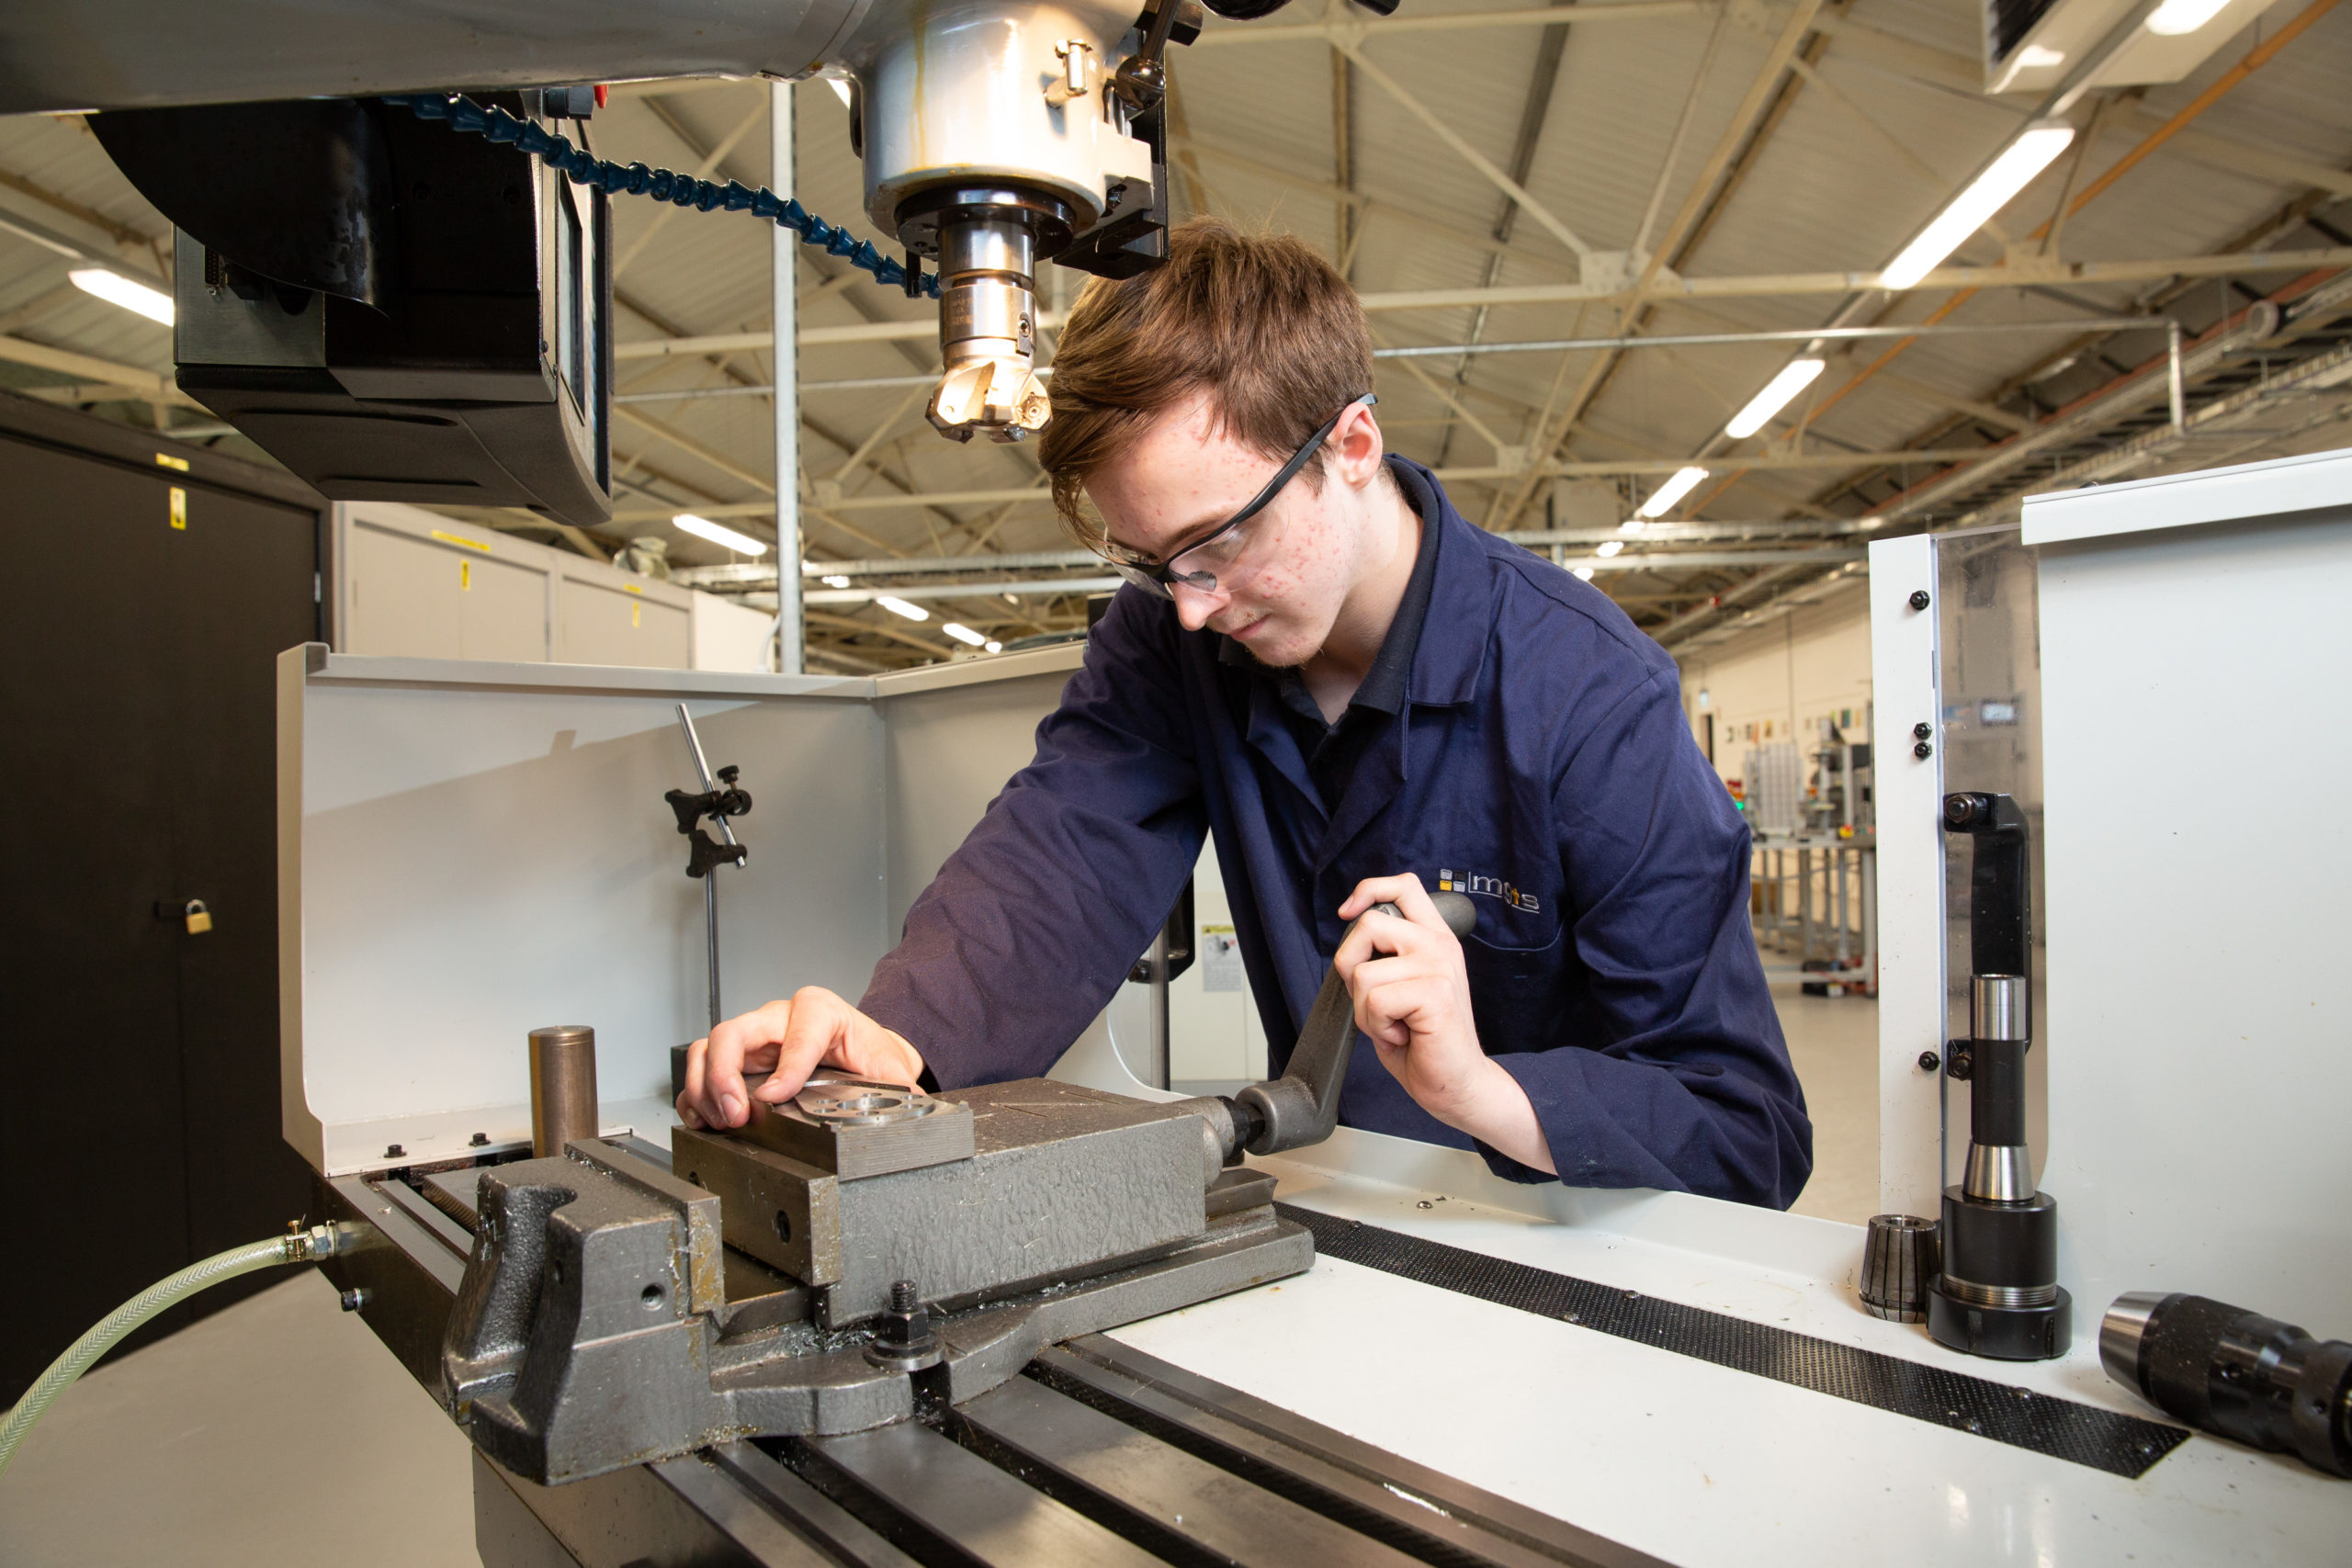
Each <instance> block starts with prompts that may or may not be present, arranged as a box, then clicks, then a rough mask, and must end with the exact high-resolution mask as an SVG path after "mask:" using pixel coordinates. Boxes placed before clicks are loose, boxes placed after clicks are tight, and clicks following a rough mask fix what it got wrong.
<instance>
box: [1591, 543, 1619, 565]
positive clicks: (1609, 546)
mask: <svg viewBox="0 0 2352 1568" xmlns="http://www.w3.org/2000/svg"><path fill="white" fill-rule="evenodd" d="M1624 547H1625V541H1624V540H1623V539H1603V540H1601V541H1600V543H1599V544H1598V545H1595V546H1594V547H1593V548H1592V553H1593V554H1594V555H1597V556H1599V557H1600V558H1601V559H1602V560H1607V559H1608V558H1610V557H1611V556H1613V555H1615V554H1616V553H1617V552H1618V551H1619V550H1622V549H1623V548H1624Z"/></svg>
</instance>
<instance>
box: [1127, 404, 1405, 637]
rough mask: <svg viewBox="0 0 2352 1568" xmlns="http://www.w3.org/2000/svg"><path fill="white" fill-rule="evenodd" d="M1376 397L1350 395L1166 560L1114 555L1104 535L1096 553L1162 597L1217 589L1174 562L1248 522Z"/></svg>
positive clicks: (1211, 579)
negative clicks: (1217, 520) (1254, 488)
mask: <svg viewBox="0 0 2352 1568" xmlns="http://www.w3.org/2000/svg"><path fill="white" fill-rule="evenodd" d="M1379 400H1380V399H1379V397H1378V396H1377V395H1376V394H1374V393H1372V392H1366V393H1364V394H1363V396H1361V397H1355V398H1350V399H1349V400H1347V401H1346V402H1344V403H1342V404H1340V412H1337V413H1335V414H1333V415H1332V416H1331V417H1330V418H1329V419H1327V420H1325V421H1324V422H1323V425H1322V428H1320V429H1319V430H1317V431H1316V433H1315V434H1312V435H1310V436H1308V437H1307V438H1306V443H1305V445H1303V446H1300V447H1299V449H1298V450H1297V451H1296V452H1294V453H1292V454H1291V459H1290V461H1289V462H1287V463H1284V464H1283V466H1282V468H1280V469H1278V470H1276V472H1275V474H1274V477H1273V478H1272V479H1268V480H1267V481H1266V486H1265V488H1264V489H1263V490H1261V491H1259V492H1258V493H1257V494H1256V495H1255V496H1253V497H1251V498H1250V503H1249V504H1248V505H1247V506H1244V507H1243V508H1242V509H1241V510H1240V511H1238V512H1237V513H1234V514H1233V515H1232V516H1230V517H1228V518H1227V519H1226V520H1225V522H1224V523H1223V524H1222V525H1219V526H1218V527H1216V528H1213V529H1211V530H1210V531H1209V532H1208V533H1206V534H1204V535H1203V536H1201V537H1200V538H1197V539H1195V540H1193V542H1192V543H1191V544H1189V545H1186V546H1185V547H1183V548H1182V549H1181V550H1178V551H1177V552H1176V553H1175V554H1174V555H1172V556H1170V557H1169V558H1168V559H1167V560H1166V561H1164V562H1154V561H1147V560H1144V559H1141V558H1137V557H1134V556H1122V555H1114V554H1113V553H1112V552H1113V551H1114V550H1118V549H1121V548H1123V547H1122V546H1119V545H1117V544H1114V543H1113V542H1112V541H1111V540H1108V539H1105V540H1104V541H1103V543H1102V544H1101V545H1099V546H1097V547H1096V548H1095V553H1096V554H1097V555H1099V556H1101V557H1102V558H1103V559H1104V560H1106V561H1109V562H1110V563H1111V565H1112V566H1113V567H1114V569H1116V570H1117V571H1118V573H1119V575H1120V576H1122V577H1124V578H1125V579H1126V580H1127V581H1130V582H1132V583H1134V584H1135V585H1136V587H1138V588H1143V589H1148V590H1150V591H1151V592H1156V593H1159V595H1161V596H1162V597H1164V598H1169V599H1173V598H1174V597H1175V596H1176V592H1175V590H1176V585H1177V584H1178V583H1180V582H1181V583H1182V584H1183V585H1184V586H1185V587H1187V588H1192V589H1197V590H1198V591H1200V592H1204V593H1208V592H1215V591H1216V576H1215V575H1214V574H1213V573H1210V572H1205V571H1191V572H1180V571H1178V570H1175V563H1176V562H1177V561H1180V560H1182V559H1183V558H1185V557H1186V556H1188V555H1191V554H1192V553H1193V551H1194V550H1197V549H1203V548H1205V547H1208V546H1210V545H1213V544H1215V543H1216V541H1217V540H1219V539H1222V538H1224V537H1225V536H1227V534H1230V533H1232V532H1233V531H1234V530H1235V529H1236V528H1238V527H1240V526H1241V525H1243V524H1244V523H1247V522H1249V521H1250V519H1251V518H1253V517H1255V516H1257V515H1258V513H1261V512H1263V511H1264V510H1265V509H1266V508H1267V506H1268V505H1270V504H1271V503H1272V501H1273V499H1274V497H1276V496H1278V495H1280V494H1281V493H1282V492H1283V487H1284V486H1286V485H1288V484H1289V483H1290V481H1291V480H1293V479H1296V478H1298V473H1299V470H1300V469H1301V468H1306V464H1307V460H1308V459H1309V458H1311V457H1314V456H1315V454H1316V453H1317V452H1319V451H1321V450H1322V448H1323V443H1325V442H1326V441H1329V439H1330V438H1331V432H1333V431H1335V430H1337V429H1339V428H1340V421H1341V420H1343V419H1345V418H1347V417H1348V411H1349V410H1350V409H1351V408H1354V407H1355V406H1356V405H1357V404H1359V403H1361V404H1363V406H1364V407H1366V408H1369V407H1371V406H1372V405H1373V404H1374V403H1376V402H1378V401H1379Z"/></svg>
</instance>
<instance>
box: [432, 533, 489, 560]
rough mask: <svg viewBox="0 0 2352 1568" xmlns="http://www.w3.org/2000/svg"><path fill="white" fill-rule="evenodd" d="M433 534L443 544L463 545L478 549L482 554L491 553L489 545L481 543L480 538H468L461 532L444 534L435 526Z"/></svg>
mask: <svg viewBox="0 0 2352 1568" xmlns="http://www.w3.org/2000/svg"><path fill="white" fill-rule="evenodd" d="M433 536H434V537H435V538H436V539H438V540H440V541H441V542H442V543H443V544H445V545H463V546H464V547H466V548H467V549H469V550H480V551H481V553H482V554H484V555H489V554H490V553H491V548H490V547H489V546H488V545H485V544H483V543H482V542H481V540H480V539H469V538H467V537H465V536H463V535H461V534H445V533H443V532H442V531H441V530H440V529H438V528H435V529H434V530H433Z"/></svg>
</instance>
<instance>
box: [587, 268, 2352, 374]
mask: <svg viewBox="0 0 2352 1568" xmlns="http://www.w3.org/2000/svg"><path fill="white" fill-rule="evenodd" d="M2345 266H2352V246H2345V245H2337V246H2329V247H2326V248H2324V249H2313V250H2300V251H2260V252H2253V253H2242V254H2228V255H2203V256H2151V257H2138V258H2132V259H2129V260H2120V261H2065V260H2062V259H2059V258H2056V257H2044V258H2040V259H2030V260H2018V261H2011V262H2005V263H2003V264H2002V265H1998V266H1945V267H1938V268H1937V269H1936V270H1935V271H1933V272H1931V273H1929V274H1928V275H1927V276H1925V277H1923V278H1921V279H1920V280H1919V281H1918V282H1917V283H1916V284H1914V285H1912V286H1911V288H1908V289H1901V290H1888V289H1885V288H1883V285H1882V284H1881V283H1880V281H1879V276H1880V275H1879V273H1878V272H1877V271H1876V270H1875V269H1872V270H1870V271H1859V272H1786V273H1759V274H1754V275H1750V276H1733V277H1681V276H1659V277H1657V278H1654V279H1653V280H1652V281H1651V283H1650V285H1649V287H1648V288H1647V289H1646V290H1645V291H1643V292H1642V293H1640V294H1635V293H1634V291H1632V290H1628V289H1611V288H1606V287H1595V286H1590V285H1586V284H1582V283H1520V284H1507V285H1503V286H1501V287H1498V288H1477V287H1472V288H1414V289H1397V290H1391V291H1385V292H1379V293H1373V294H1366V295H1363V297H1362V298H1363V308H1364V309H1365V310H1367V311H1369V312H1371V313H1373V314H1375V315H1377V314H1380V313H1382V312H1385V311H1392V310H1475V309H1479V308H1482V307H1483V308H1492V307H1497V306H1504V305H1570V304H1579V303H1583V302H1587V301H1592V302H1603V301H1605V302H1610V303H1627V302H1632V301H1634V300H1637V299H1639V300H1644V301H1646V302H1649V303H1664V302H1668V301H1672V300H1677V299H1787V298H1793V297H1796V296H1802V295H1823V294H1829V295H1845V294H1850V293H1853V292H1855V291H1856V290H1860V289H1877V290H1880V291H1881V292H1887V293H1896V294H1901V293H1912V294H1923V293H1929V292H1939V291H1944V290H1949V289H1954V288H1978V289H1982V288H2041V287H2045V286H2049V285H2058V284H2074V285H2077V286H2095V285H2098V284H2109V283H2151V282H2157V281H2162V280H2165V279H2169V278H2176V277H2235V276H2245V275H2247V274H2252V273H2273V272H2311V271H2314V270H2317V269H2320V268H2333V267H2345ZM1039 321H1040V324H1041V325H1043V326H1046V327H1048V328H1051V327H1055V326H1058V325H1060V321H1059V319H1058V318H1057V317H1056V316H1055V315H1054V314H1053V313H1052V312H1050V311H1046V312H1043V313H1041V315H1040V317H1039ZM938 333H939V326H938V323H937V322H935V321H866V322H862V323H859V324H857V325H854V326H843V327H809V328H807V329H804V330H803V331H802V333H800V346H801V347H803V348H810V347H822V346H825V345H828V344H845V343H890V342H913V341H917V340H920V339H926V338H935V337H937V336H938ZM773 342H774V336H773V334H772V333H764V332H741V333H708V334H707V335H703V336H696V337H660V338H639V339H636V340H634V341H632V342H628V343H622V344H615V345H614V349H613V352H614V355H615V356H616V357H617V358H620V359H657V358H662V357H665V356H668V355H682V354H683V355H708V354H735V353H742V352H745V351H750V350H763V349H766V348H768V347H769V346H770V345H771V344H773Z"/></svg>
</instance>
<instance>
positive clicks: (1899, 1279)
mask: <svg viewBox="0 0 2352 1568" xmlns="http://www.w3.org/2000/svg"><path fill="white" fill-rule="evenodd" d="M1941 1241H1942V1238H1941V1236H1940V1235H1939V1231H1938V1229H1937V1225H1936V1222H1935V1221H1933V1220H1924V1219H1921V1218H1920V1217H1919V1216H1918V1215H1917V1214H1874V1215H1872V1216H1871V1224H1870V1229H1869V1231H1868V1232H1867V1233H1866V1234H1865V1235H1864V1236H1863V1239H1862V1278H1861V1298H1862V1305H1863V1306H1865V1307H1867V1308H1868V1309H1869V1310H1870V1314H1871V1316H1872V1317H1883V1318H1885V1319H1887V1320H1889V1321H1890V1322H1894V1323H1917V1322H1919V1321H1920V1320H1921V1319H1923V1318H1925V1317H1926V1316H1927V1315H1928V1280H1932V1279H1934V1278H1935V1277H1936V1276H1937V1275H1938V1274H1939V1273H1940V1272H1941V1271H1942V1269H1943V1248H1942V1245H1941Z"/></svg>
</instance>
